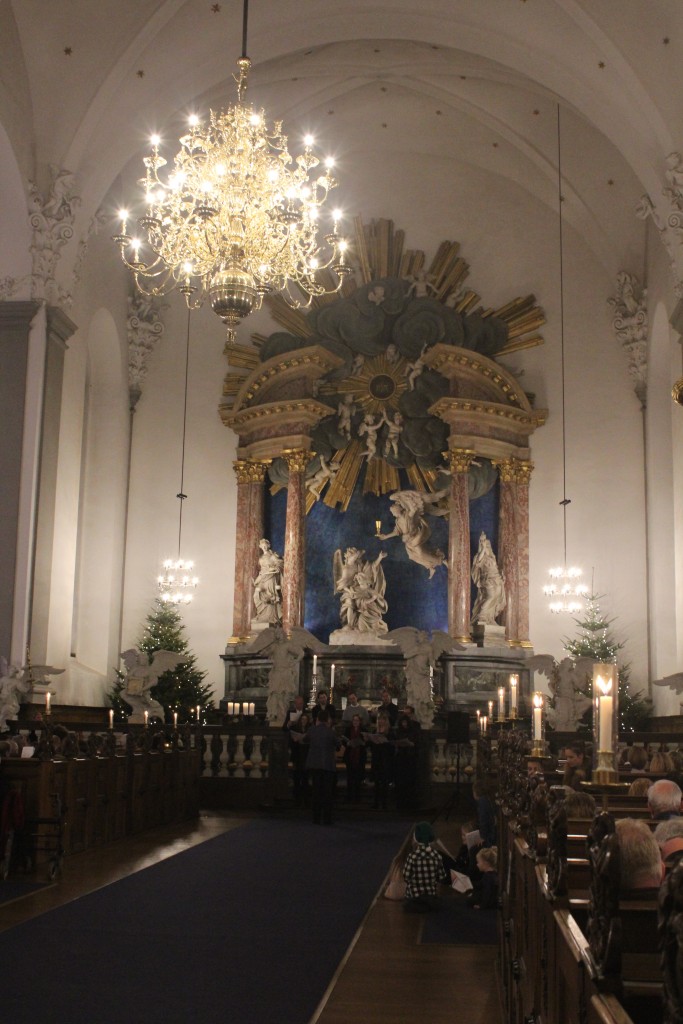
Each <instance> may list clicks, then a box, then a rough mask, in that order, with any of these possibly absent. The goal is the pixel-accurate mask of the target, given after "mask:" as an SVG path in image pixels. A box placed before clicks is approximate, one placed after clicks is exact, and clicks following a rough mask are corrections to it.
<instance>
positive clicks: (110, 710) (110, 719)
mask: <svg viewBox="0 0 683 1024" xmlns="http://www.w3.org/2000/svg"><path fill="white" fill-rule="evenodd" d="M109 728H110V729H113V728H114V709H113V708H109Z"/></svg>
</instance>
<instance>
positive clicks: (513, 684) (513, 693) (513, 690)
mask: <svg viewBox="0 0 683 1024" xmlns="http://www.w3.org/2000/svg"><path fill="white" fill-rule="evenodd" d="M518 683H519V676H518V675H517V673H516V672H513V673H512V674H511V675H510V711H511V712H512V711H516V710H517V684H518Z"/></svg>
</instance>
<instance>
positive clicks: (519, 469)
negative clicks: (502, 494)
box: [514, 459, 534, 487]
mask: <svg viewBox="0 0 683 1024" xmlns="http://www.w3.org/2000/svg"><path fill="white" fill-rule="evenodd" d="M514 462H515V463H516V465H515V483H517V484H524V485H525V486H526V487H528V486H529V481H530V480H531V474H532V473H533V470H534V464H533V462H529V461H528V460H526V459H515V460H514Z"/></svg>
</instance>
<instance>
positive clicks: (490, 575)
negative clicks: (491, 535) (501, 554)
mask: <svg viewBox="0 0 683 1024" xmlns="http://www.w3.org/2000/svg"><path fill="white" fill-rule="evenodd" d="M472 580H473V582H474V585H475V587H476V588H477V597H476V600H475V602H474V608H473V609H472V623H473V624H474V623H475V622H478V623H480V624H482V625H485V626H493V625H495V624H496V619H497V618H498V616H499V615H500V613H501V612H502V611H503V610H504V608H505V602H506V598H505V581H504V580H503V576H502V573H501V571H500V569H499V568H498V563H497V561H496V556H495V555H494V553H493V549H492V547H491V541H490V540H489V539H488V537H487V536H486V534H485V533H484V531H483V530H482V532H481V534H480V535H479V548H478V550H477V553H476V555H475V556H474V558H473V559H472Z"/></svg>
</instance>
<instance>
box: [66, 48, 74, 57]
mask: <svg viewBox="0 0 683 1024" xmlns="http://www.w3.org/2000/svg"><path fill="white" fill-rule="evenodd" d="M73 52H74V51H73V49H72V47H71V46H65V47H64V55H65V56H66V57H70V56H71V54H72V53H73Z"/></svg>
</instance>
